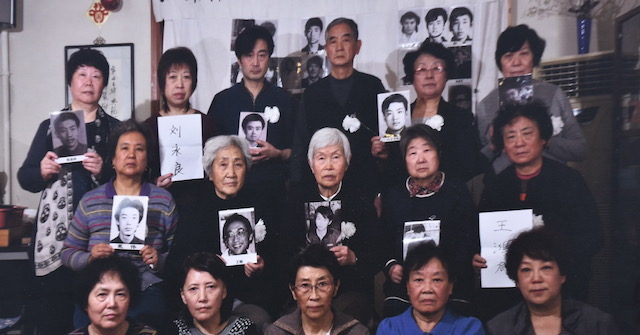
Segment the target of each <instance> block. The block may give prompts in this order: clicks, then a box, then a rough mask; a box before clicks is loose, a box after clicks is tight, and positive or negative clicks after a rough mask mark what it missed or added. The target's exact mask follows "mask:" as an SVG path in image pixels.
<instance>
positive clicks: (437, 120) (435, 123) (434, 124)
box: [424, 114, 444, 131]
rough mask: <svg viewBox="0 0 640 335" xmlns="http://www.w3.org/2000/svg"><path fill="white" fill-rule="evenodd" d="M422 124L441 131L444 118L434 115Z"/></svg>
mask: <svg viewBox="0 0 640 335" xmlns="http://www.w3.org/2000/svg"><path fill="white" fill-rule="evenodd" d="M424 124H426V125H427V126H429V127H431V128H433V129H435V130H437V131H440V130H442V126H444V118H443V117H442V116H440V114H436V115H434V116H432V117H430V118H428V119H427V121H425V122H424Z"/></svg>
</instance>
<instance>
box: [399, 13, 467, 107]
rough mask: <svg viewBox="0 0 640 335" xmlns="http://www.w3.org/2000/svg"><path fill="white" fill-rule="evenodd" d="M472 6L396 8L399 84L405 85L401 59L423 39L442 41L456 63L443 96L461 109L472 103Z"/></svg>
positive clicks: (406, 83) (449, 73) (407, 83)
mask: <svg viewBox="0 0 640 335" xmlns="http://www.w3.org/2000/svg"><path fill="white" fill-rule="evenodd" d="M473 10H474V7H472V6H463V5H461V6H451V7H433V8H412V9H405V10H400V11H399V12H398V13H397V17H398V20H397V22H398V48H399V50H400V53H399V57H398V73H400V74H402V75H400V76H399V77H400V78H401V83H400V84H401V85H404V86H409V85H411V83H409V82H408V81H407V80H406V79H405V78H404V67H403V64H402V58H403V57H404V56H405V55H406V54H407V53H408V52H410V51H412V50H415V49H417V48H418V47H419V46H420V44H421V43H422V42H423V41H424V40H430V41H432V42H437V43H442V44H443V45H444V46H445V47H447V48H448V49H449V50H451V52H452V53H453V59H454V62H455V64H456V69H455V70H454V71H449V72H448V73H447V74H448V76H449V81H448V83H447V87H446V88H445V92H444V93H443V97H444V98H445V99H446V100H447V101H448V102H450V103H452V104H454V105H456V106H458V107H459V108H461V109H466V110H470V108H471V106H472V101H471V99H472V96H473V95H472V94H471V93H472V89H471V59H472V56H471V55H472V43H473V33H474V30H473Z"/></svg>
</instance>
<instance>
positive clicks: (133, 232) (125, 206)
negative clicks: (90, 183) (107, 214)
mask: <svg viewBox="0 0 640 335" xmlns="http://www.w3.org/2000/svg"><path fill="white" fill-rule="evenodd" d="M148 208H149V197H147V196H122V195H115V196H113V207H112V211H111V213H112V215H111V232H110V234H109V245H110V246H111V247H112V248H114V249H119V250H140V249H142V247H144V240H145V238H146V237H147V210H148Z"/></svg>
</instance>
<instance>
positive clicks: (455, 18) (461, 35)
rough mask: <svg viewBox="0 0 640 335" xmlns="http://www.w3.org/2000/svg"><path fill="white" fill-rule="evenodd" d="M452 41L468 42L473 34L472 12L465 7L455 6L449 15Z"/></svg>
mask: <svg viewBox="0 0 640 335" xmlns="http://www.w3.org/2000/svg"><path fill="white" fill-rule="evenodd" d="M449 28H450V29H451V33H452V34H453V37H452V38H451V41H452V42H457V43H470V42H471V40H472V35H473V13H471V11H470V10H469V8H467V7H456V8H454V9H453V10H452V11H451V16H450V17H449Z"/></svg>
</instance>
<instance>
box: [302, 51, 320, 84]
mask: <svg viewBox="0 0 640 335" xmlns="http://www.w3.org/2000/svg"><path fill="white" fill-rule="evenodd" d="M303 67H304V68H303V71H304V72H303V74H302V88H307V87H309V86H311V84H313V83H315V82H317V81H318V80H320V79H322V78H323V77H324V58H323V57H321V56H319V55H313V56H311V57H309V58H307V60H306V61H305V62H304V66H303Z"/></svg>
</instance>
